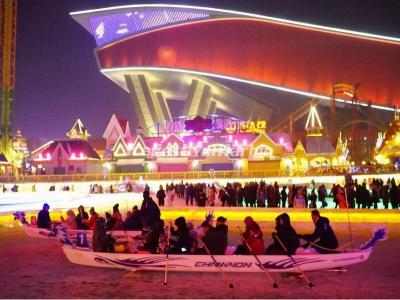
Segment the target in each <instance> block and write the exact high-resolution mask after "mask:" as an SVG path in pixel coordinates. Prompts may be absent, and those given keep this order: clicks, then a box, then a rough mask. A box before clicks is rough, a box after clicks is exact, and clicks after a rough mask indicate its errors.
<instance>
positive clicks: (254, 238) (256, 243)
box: [247, 222, 265, 255]
mask: <svg viewBox="0 0 400 300" xmlns="http://www.w3.org/2000/svg"><path fill="white" fill-rule="evenodd" d="M247 243H248V245H249V246H250V249H251V253H252V254H254V255H262V254H264V253H265V245H264V240H263V232H262V231H261V228H260V226H259V225H258V224H257V223H256V222H254V223H253V224H252V225H251V226H250V232H249V236H248V238H247Z"/></svg>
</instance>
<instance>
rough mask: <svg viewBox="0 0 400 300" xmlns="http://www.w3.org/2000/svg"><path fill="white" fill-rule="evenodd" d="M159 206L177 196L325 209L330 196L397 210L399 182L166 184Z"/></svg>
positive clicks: (212, 202) (202, 202)
mask: <svg viewBox="0 0 400 300" xmlns="http://www.w3.org/2000/svg"><path fill="white" fill-rule="evenodd" d="M156 197H157V200H158V205H159V206H164V205H165V204H167V205H168V206H173V205H174V201H175V200H176V199H177V198H181V199H184V202H185V204H186V205H191V206H193V205H195V206H200V207H204V206H217V205H221V206H245V207H289V208H307V207H308V208H317V207H318V206H319V208H326V207H327V206H328V202H327V198H328V197H330V198H332V199H333V202H334V203H335V208H337V207H339V208H340V209H342V208H345V209H347V208H350V209H352V208H368V209H369V208H375V209H376V208H378V203H379V202H381V201H382V203H383V206H384V208H386V209H387V208H389V204H390V206H391V207H392V208H393V209H398V207H399V204H400V185H397V184H396V182H395V180H394V178H392V179H390V180H388V181H387V182H386V184H385V183H384V182H383V181H382V180H381V179H372V180H371V182H370V183H369V184H368V183H367V182H366V181H365V180H364V181H363V182H362V183H358V182H357V180H355V181H351V182H348V183H346V184H345V185H344V186H341V185H339V184H333V185H332V188H331V189H330V190H329V191H328V190H327V188H326V187H325V185H324V184H321V185H319V186H318V187H316V185H315V182H311V184H310V186H308V185H295V184H292V185H290V186H286V185H283V186H279V185H278V183H277V182H275V183H273V184H267V183H266V182H265V181H260V182H255V181H252V182H247V183H244V184H242V183H239V182H232V183H230V182H228V183H227V184H226V185H225V186H220V185H219V184H218V183H217V182H215V183H211V184H206V183H185V184H184V183H183V182H180V183H178V184H175V185H174V184H167V185H166V188H165V189H164V188H163V186H162V185H160V188H159V190H158V191H157V193H156Z"/></svg>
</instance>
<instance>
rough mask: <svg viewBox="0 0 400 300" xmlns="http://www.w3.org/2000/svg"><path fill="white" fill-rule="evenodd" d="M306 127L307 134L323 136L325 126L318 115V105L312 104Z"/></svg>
mask: <svg viewBox="0 0 400 300" xmlns="http://www.w3.org/2000/svg"><path fill="white" fill-rule="evenodd" d="M305 129H306V130H307V136H322V129H324V128H323V127H322V123H321V119H320V118H319V115H318V111H317V106H316V105H315V104H313V103H312V104H311V105H310V112H309V113H308V117H307V122H306V126H305Z"/></svg>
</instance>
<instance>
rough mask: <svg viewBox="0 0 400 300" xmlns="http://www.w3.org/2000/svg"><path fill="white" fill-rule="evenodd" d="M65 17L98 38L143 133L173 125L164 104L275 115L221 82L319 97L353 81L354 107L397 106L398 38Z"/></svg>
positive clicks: (254, 20) (143, 18) (126, 16)
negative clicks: (170, 123)
mask: <svg viewBox="0 0 400 300" xmlns="http://www.w3.org/2000/svg"><path fill="white" fill-rule="evenodd" d="M71 16H72V17H73V18H74V19H75V20H76V21H77V22H79V23H80V24H81V25H82V26H83V27H84V28H85V29H86V30H88V31H89V32H90V33H91V34H92V35H93V37H94V38H95V40H96V43H97V46H98V47H97V48H96V49H95V55H96V58H97V62H98V67H99V69H100V71H101V72H102V73H103V74H104V75H105V76H107V77H108V78H110V79H111V80H113V81H114V82H115V83H116V84H118V85H119V86H121V87H122V88H124V89H125V90H126V91H128V92H129V93H130V95H131V96H132V100H133V103H134V106H135V110H136V112H137V116H138V119H139V125H140V126H141V127H142V128H144V129H145V130H146V131H149V130H150V128H154V127H155V126H164V125H163V124H164V122H165V121H168V120H171V118H172V115H171V111H170V108H169V105H168V101H167V99H168V100H170V99H175V100H176V99H179V100H185V104H184V105H183V106H184V108H183V110H182V115H186V116H189V115H193V116H195V115H203V116H204V115H208V114H213V113H214V112H215V111H216V110H217V109H218V110H222V111H225V112H227V113H228V114H231V115H234V116H236V117H238V118H241V119H244V120H247V119H249V118H253V119H260V118H262V119H268V118H269V117H270V116H271V114H272V111H273V107H271V106H270V105H267V104H265V103H264V102H262V101H257V100H255V99H254V98H253V97H250V96H248V95H246V94H244V93H240V92H237V91H235V90H234V89H231V88H229V87H227V86H226V85H225V84H223V83H221V81H220V80H227V81H233V82H240V83H244V84H251V85H256V86H262V87H267V88H271V89H275V90H279V91H286V92H289V93H295V94H298V95H301V96H304V97H307V98H310V97H311V98H318V99H321V100H329V99H330V97H331V94H332V85H333V84H334V83H351V84H355V85H357V86H358V88H357V97H358V99H359V102H358V103H359V104H360V105H367V104H366V103H369V102H371V103H372V107H373V108H381V109H393V106H398V105H399V104H400V76H399V70H400V59H399V57H400V39H399V38H394V37H387V36H380V35H374V34H368V33H361V32H354V31H350V30H344V29H337V28H331V27H325V26H319V25H313V24H307V23H302V22H296V21H290V20H285V19H279V18H273V17H267V16H261V15H255V14H249V13H243V12H236V11H229V10H222V9H213V8H206V7H194V6H184V5H151V4H148V5H128V6H120V7H110V8H103V9H95V10H88V11H80V12H73V13H71ZM336 101H338V102H346V101H347V102H350V100H348V99H347V100H346V99H345V98H339V99H336Z"/></svg>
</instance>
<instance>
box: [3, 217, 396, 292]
mask: <svg viewBox="0 0 400 300" xmlns="http://www.w3.org/2000/svg"><path fill="white" fill-rule="evenodd" d="M260 225H261V226H262V229H263V231H264V240H265V243H266V244H267V245H268V244H269V243H270V242H271V237H270V233H271V231H272V229H273V225H272V224H270V225H268V224H260ZM296 225H297V224H296ZM366 226H367V227H369V228H368V229H370V228H372V227H373V225H372V224H366ZM396 226H397V227H398V228H397V231H396V230H395V231H392V232H390V233H389V239H388V240H386V241H384V242H379V243H378V244H377V245H376V246H375V248H374V252H373V253H372V255H371V257H370V258H369V260H368V261H366V262H365V263H361V264H357V265H354V266H350V267H349V268H346V271H344V272H332V271H319V272H310V273H308V276H309V278H310V280H311V281H312V282H313V283H314V285H315V288H314V289H310V288H308V286H307V284H306V283H305V282H304V280H303V279H301V278H297V277H294V276H288V275H283V274H282V275H281V274H272V276H273V277H274V279H275V281H276V282H277V283H278V284H279V288H278V289H273V288H272V285H271V283H270V281H269V280H268V278H267V277H266V276H265V275H264V274H262V273H260V274H251V273H249V274H241V273H235V274H229V273H228V274H226V276H227V278H228V281H229V282H231V283H232V284H233V285H234V288H233V289H230V288H229V287H228V285H227V284H226V283H225V282H224V280H223V279H222V278H221V276H220V274H218V273H174V272H169V273H168V285H167V286H164V285H163V281H164V273H163V272H136V273H133V272H128V271H123V270H113V269H103V268H95V267H85V266H79V265H74V264H71V263H70V262H68V261H67V259H66V258H65V256H64V255H63V253H62V250H61V247H60V246H59V245H58V244H57V241H54V240H53V241H51V240H45V239H39V240H38V239H32V238H28V237H26V236H24V234H23V232H22V230H21V228H20V227H19V226H18V227H16V228H4V227H3V228H2V227H0V266H1V273H2V276H0V291H1V293H0V295H1V298H163V299H166V298H187V299H193V298H239V299H242V298H364V299H367V298H368V299H369V298H397V299H398V298H399V297H400V292H399V270H400V260H399V259H398V257H397V255H398V253H400V233H399V229H400V228H399V227H400V225H396ZM230 228H234V226H231V227H230ZM296 229H297V227H296ZM298 231H299V232H300V233H303V232H302V230H300V229H298ZM307 231H308V230H307ZM353 233H354V237H355V241H356V245H359V244H360V243H362V242H364V241H366V240H367V239H368V238H369V237H370V230H363V231H356V230H354V231H353ZM337 234H338V236H339V239H340V240H341V244H343V243H346V242H347V241H348V232H346V227H345V226H344V227H343V230H337ZM229 239H230V244H231V245H236V244H238V243H239V236H238V232H231V231H230V233H229Z"/></svg>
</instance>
